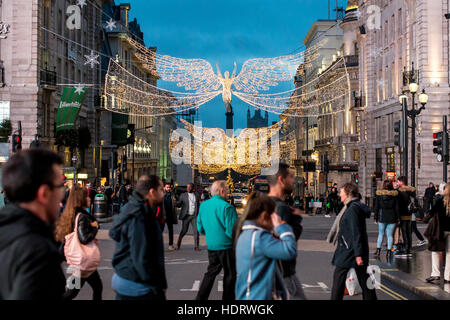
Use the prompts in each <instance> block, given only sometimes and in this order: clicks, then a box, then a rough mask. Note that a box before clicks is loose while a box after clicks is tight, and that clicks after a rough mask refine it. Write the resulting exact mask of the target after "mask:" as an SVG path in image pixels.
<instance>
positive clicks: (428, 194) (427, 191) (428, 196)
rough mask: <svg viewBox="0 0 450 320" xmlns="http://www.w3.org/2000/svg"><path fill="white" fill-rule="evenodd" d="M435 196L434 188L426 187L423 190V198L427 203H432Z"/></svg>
mask: <svg viewBox="0 0 450 320" xmlns="http://www.w3.org/2000/svg"><path fill="white" fill-rule="evenodd" d="M435 194H436V189H435V188H434V187H431V188H430V187H428V188H426V189H425V195H424V198H425V199H427V200H428V201H433V198H434V195H435Z"/></svg>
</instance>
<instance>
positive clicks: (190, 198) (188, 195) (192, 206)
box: [176, 183, 200, 251]
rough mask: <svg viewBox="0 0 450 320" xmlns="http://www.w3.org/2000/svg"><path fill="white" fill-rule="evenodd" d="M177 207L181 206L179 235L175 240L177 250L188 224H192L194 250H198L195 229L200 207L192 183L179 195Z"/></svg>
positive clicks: (198, 240)
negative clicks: (181, 223) (181, 224)
mask: <svg viewBox="0 0 450 320" xmlns="http://www.w3.org/2000/svg"><path fill="white" fill-rule="evenodd" d="M176 206H177V207H181V212H180V220H182V221H183V226H182V228H181V232H180V235H179V236H178V241H177V250H179V249H180V247H181V241H182V239H183V237H184V236H185V234H186V233H187V232H188V229H189V224H190V225H192V229H193V231H194V242H195V247H194V250H195V251H200V245H199V242H200V239H199V234H198V231H197V216H198V210H199V207H200V200H199V197H198V195H197V193H195V192H194V184H192V183H189V184H188V185H187V187H186V192H185V193H183V194H182V195H181V196H180V199H179V200H178V201H177V203H176Z"/></svg>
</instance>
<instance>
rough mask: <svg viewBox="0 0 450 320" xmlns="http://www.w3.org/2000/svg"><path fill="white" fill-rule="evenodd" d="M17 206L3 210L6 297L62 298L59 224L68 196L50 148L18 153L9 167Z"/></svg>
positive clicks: (1, 281) (1, 271)
mask: <svg viewBox="0 0 450 320" xmlns="http://www.w3.org/2000/svg"><path fill="white" fill-rule="evenodd" d="M2 185H3V187H4V190H5V192H6V195H7V197H8V199H9V200H10V201H11V204H9V205H7V206H6V207H5V208H3V209H2V210H1V211H0V261H1V262H2V263H1V264H0V300H35V299H42V300H45V299H51V300H59V299H61V298H62V296H63V294H64V290H65V289H64V288H65V284H66V281H65V277H64V273H63V271H62V269H61V262H62V256H61V255H60V254H59V252H58V249H57V247H56V244H55V240H54V237H53V223H54V222H55V221H56V219H57V217H58V212H59V203H60V202H61V200H62V199H63V197H64V189H65V187H64V180H63V178H62V160H61V158H60V157H59V156H58V155H57V154H55V153H53V152H51V151H47V150H42V149H28V150H24V151H20V152H18V153H16V154H15V155H14V156H13V157H11V159H10V160H9V162H8V163H7V164H6V166H5V167H4V169H3V176H2Z"/></svg>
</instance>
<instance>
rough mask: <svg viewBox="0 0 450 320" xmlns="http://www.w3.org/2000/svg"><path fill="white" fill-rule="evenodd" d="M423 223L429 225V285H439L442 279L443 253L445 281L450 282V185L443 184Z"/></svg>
mask: <svg viewBox="0 0 450 320" xmlns="http://www.w3.org/2000/svg"><path fill="white" fill-rule="evenodd" d="M423 222H425V223H428V227H427V229H426V230H425V232H424V236H425V237H426V238H428V250H430V251H431V269H432V272H431V276H430V277H429V278H427V279H426V281H427V282H428V283H433V284H439V280H440V279H441V273H440V264H441V262H440V260H441V255H442V252H446V253H447V254H446V259H445V271H444V280H445V283H449V282H450V281H449V280H450V183H447V184H444V183H441V184H440V186H439V193H438V194H437V195H436V199H435V201H434V203H433V205H432V207H431V210H430V211H429V212H428V213H427V214H426V215H425V218H424V219H423Z"/></svg>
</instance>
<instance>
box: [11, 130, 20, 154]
mask: <svg viewBox="0 0 450 320" xmlns="http://www.w3.org/2000/svg"><path fill="white" fill-rule="evenodd" d="M19 150H22V137H21V136H20V135H19V134H13V135H12V152H17V151H19Z"/></svg>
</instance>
